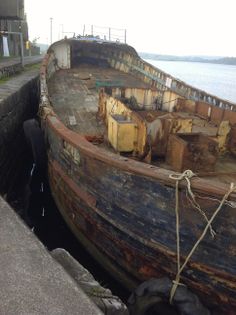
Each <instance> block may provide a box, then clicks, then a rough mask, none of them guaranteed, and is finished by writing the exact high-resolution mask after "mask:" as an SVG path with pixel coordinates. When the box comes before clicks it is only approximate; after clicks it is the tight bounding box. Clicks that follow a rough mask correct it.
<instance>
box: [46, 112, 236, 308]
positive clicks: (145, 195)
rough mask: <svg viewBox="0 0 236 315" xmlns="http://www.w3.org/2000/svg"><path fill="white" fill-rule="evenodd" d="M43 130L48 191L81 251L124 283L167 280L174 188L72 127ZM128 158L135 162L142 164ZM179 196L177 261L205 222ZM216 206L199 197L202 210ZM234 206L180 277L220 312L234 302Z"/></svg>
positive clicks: (172, 266)
mask: <svg viewBox="0 0 236 315" xmlns="http://www.w3.org/2000/svg"><path fill="white" fill-rule="evenodd" d="M47 134H48V141H49V144H50V149H49V179H50V186H51V189H52V193H53V196H54V198H55V200H56V203H57V205H58V208H59V209H60V211H61V213H62V215H63V216H64V218H65V220H66V221H67V223H68V225H69V226H70V228H71V229H72V231H73V232H74V233H75V235H76V236H77V237H78V239H79V240H80V241H81V242H82V243H83V244H84V246H85V247H86V248H87V250H88V251H90V253H91V254H93V255H94V256H95V257H96V258H97V259H98V261H99V262H100V263H101V264H102V265H104V266H105V267H106V268H107V269H108V270H109V271H110V272H111V273H112V274H113V275H114V276H116V277H118V278H119V279H120V281H122V282H123V283H125V284H126V285H127V286H128V287H129V288H133V287H134V286H135V285H136V284H137V283H140V282H142V281H144V280H145V279H149V278H151V277H162V276H164V275H168V276H169V277H170V278H172V279H174V277H175V272H176V251H175V247H176V245H175V242H176V239H175V214H174V207H175V188H174V185H172V187H171V186H167V185H165V183H163V182H162V180H161V179H160V180H159V181H157V180H155V179H154V178H152V177H151V176H149V177H148V176H142V175H140V174H138V172H137V173H135V172H134V171H133V170H132V168H130V169H129V166H128V165H127V164H129V162H128V161H124V158H121V157H117V156H115V155H114V157H113V159H110V157H109V156H106V154H105V153H104V155H103V152H101V155H99V154H97V155H96V150H99V149H97V148H95V147H94V146H93V145H92V144H90V143H88V142H87V141H86V140H85V139H83V138H82V137H80V136H78V135H74V138H73V132H71V131H69V130H67V129H66V128H65V127H64V126H63V125H62V124H61V123H60V122H59V121H58V120H57V119H55V117H53V118H51V120H50V119H49V120H48V129H47ZM69 139H70V140H69ZM68 140H69V143H73V144H76V147H77V149H76V154H75V151H73V152H72V151H71V150H70V146H67V147H66V149H65V142H66V141H68ZM94 150H95V151H94ZM114 158H115V160H114ZM120 160H121V161H120ZM131 163H132V162H131ZM135 163H137V164H140V167H141V164H142V163H139V162H135ZM123 164H124V165H123ZM145 167H146V168H147V167H149V169H148V171H149V170H151V169H150V166H148V165H146V166H145ZM139 172H141V170H139ZM146 175H147V174H146ZM180 194H181V198H180V200H181V233H180V235H181V253H182V255H181V256H182V260H183V259H184V257H185V256H186V255H187V254H188V252H189V250H190V249H191V247H192V245H193V244H194V242H195V240H196V239H197V238H198V237H199V235H200V233H201V231H202V230H203V229H204V226H205V223H204V220H203V219H202V217H201V216H200V215H199V214H198V213H197V212H196V211H195V210H193V209H191V206H189V204H188V202H187V200H186V197H185V190H183V191H182V192H181V193H180ZM217 205H218V203H217V202H214V201H212V200H208V201H204V208H207V214H208V215H210V213H212V212H213V210H214V209H215V208H216V207H217ZM233 211H234V209H232V208H230V207H224V208H223V209H222V211H221V213H220V215H219V217H218V218H217V219H216V221H215V224H214V229H215V230H216V232H217V236H216V239H214V240H212V238H211V236H210V234H208V235H207V236H206V238H205V240H204V241H203V242H202V244H200V246H199V248H198V250H197V251H196V253H195V254H194V256H193V258H192V260H191V261H190V263H189V264H188V266H187V267H186V269H185V271H184V272H183V275H182V277H181V281H182V282H183V283H185V284H187V285H188V286H189V287H190V288H191V289H192V290H193V291H195V292H196V293H197V294H198V295H199V296H200V297H202V298H204V301H207V303H208V304H209V305H210V306H211V307H212V306H213V307H214V306H215V307H217V308H219V307H220V309H221V311H224V312H225V314H227V312H228V314H230V310H232V308H234V307H236V298H235V289H236V282H235V266H236V258H235V256H234V255H233V252H234V250H235V240H234V239H232V234H231V233H230V230H229V227H232V226H235V223H236V222H233V221H232V218H234V216H233ZM234 220H235V219H234ZM206 296H207V299H206Z"/></svg>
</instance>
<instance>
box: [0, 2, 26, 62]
mask: <svg viewBox="0 0 236 315" xmlns="http://www.w3.org/2000/svg"><path fill="white" fill-rule="evenodd" d="M4 31H6V32H16V33H19V32H21V33H22V35H23V42H24V47H26V42H27V41H28V24H27V20H26V15H25V10H24V0H0V32H4ZM4 38H5V39H4ZM6 38H7V40H6ZM3 41H4V42H5V44H4V45H6V42H7V45H8V50H9V54H10V56H20V53H21V46H20V36H19V35H18V34H4V33H0V56H4V49H3ZM25 54H26V55H27V53H26V52H25Z"/></svg>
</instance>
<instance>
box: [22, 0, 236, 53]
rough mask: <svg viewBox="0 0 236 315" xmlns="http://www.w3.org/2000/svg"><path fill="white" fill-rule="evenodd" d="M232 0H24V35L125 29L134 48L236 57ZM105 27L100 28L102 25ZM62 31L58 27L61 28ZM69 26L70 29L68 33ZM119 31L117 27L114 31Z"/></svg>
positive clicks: (235, 1) (41, 39)
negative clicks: (92, 26)
mask: <svg viewBox="0 0 236 315" xmlns="http://www.w3.org/2000/svg"><path fill="white" fill-rule="evenodd" d="M235 6H236V0H139V1H138V0H117V1H114V0H99V1H98V0H90V1H86V0H83V1H79V0H40V1H36V0H25V12H26V14H27V20H28V25H29V36H30V40H33V39H37V42H38V43H46V44H50V39H51V37H50V18H52V40H53V41H57V40H58V39H60V38H62V35H64V36H65V35H67V36H68V37H69V36H70V35H71V34H72V33H75V34H76V35H77V34H82V33H83V27H84V25H86V32H85V33H87V34H89V33H91V32H90V30H91V25H94V31H99V32H101V29H100V28H98V26H101V27H107V28H108V27H111V28H119V29H126V30H127V43H128V44H129V45H131V46H133V47H134V48H135V49H136V50H137V51H138V52H149V53H156V54H168V55H207V56H230V57H236V40H235V37H236V36H235V30H236V18H235ZM104 30H105V29H104ZM62 31H63V32H64V33H62ZM70 32H72V33H70ZM118 33H119V34H121V33H120V32H117V34H118Z"/></svg>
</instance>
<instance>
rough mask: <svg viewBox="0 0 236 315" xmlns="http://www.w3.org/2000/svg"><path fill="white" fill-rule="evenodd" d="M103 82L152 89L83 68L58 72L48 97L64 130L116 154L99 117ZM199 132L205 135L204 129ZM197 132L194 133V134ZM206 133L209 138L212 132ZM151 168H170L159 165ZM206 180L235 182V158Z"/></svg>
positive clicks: (107, 72)
mask: <svg viewBox="0 0 236 315" xmlns="http://www.w3.org/2000/svg"><path fill="white" fill-rule="evenodd" d="M104 81H107V82H108V83H109V82H112V83H113V86H115V85H116V84H117V86H119V87H122V86H124V87H131V88H132V87H134V88H142V89H145V88H146V89H150V86H149V85H147V84H145V83H144V82H143V81H141V80H139V79H137V78H135V77H134V76H132V75H131V74H127V73H124V72H120V71H118V70H115V69H112V68H100V67H98V66H94V65H85V64H83V65H80V66H78V67H77V68H73V69H69V70H59V71H57V72H56V73H55V74H54V75H53V77H52V78H51V80H50V82H49V85H48V87H49V95H50V100H51V103H52V104H53V109H54V111H55V112H56V114H57V115H58V116H59V118H60V120H61V121H62V122H63V123H64V125H65V126H67V127H68V128H69V129H71V130H73V131H75V132H77V133H80V134H82V135H85V136H87V137H91V139H92V138H93V137H94V138H95V139H99V138H101V139H104V141H101V142H99V141H98V142H96V141H95V142H94V143H95V144H96V145H98V144H99V145H100V146H102V147H103V148H106V149H107V150H109V151H113V149H112V147H111V146H108V145H107V141H106V139H107V131H106V126H105V124H104V123H103V121H101V119H100V118H99V117H98V114H97V113H98V97H99V96H98V87H99V86H98V84H99V82H104ZM185 114H186V113H185ZM191 115H193V114H191ZM195 128H197V126H196V127H195ZM200 129H201V130H200V131H202V127H201V128H200ZM208 129H209V128H208ZM210 129H211V127H210ZM198 131H199V130H197V129H196V130H194V132H198ZM207 133H208V134H209V130H207ZM152 164H154V165H157V166H160V167H163V168H166V169H168V168H170V166H168V165H166V164H165V163H163V162H160V161H155V162H153V163H152ZM204 176H206V177H208V178H212V179H213V180H219V181H221V182H225V183H230V182H232V181H233V182H236V163H235V158H233V157H232V156H230V155H228V156H224V157H220V158H218V160H217V163H216V167H215V172H214V173H212V172H211V173H209V174H204Z"/></svg>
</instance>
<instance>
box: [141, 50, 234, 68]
mask: <svg viewBox="0 0 236 315" xmlns="http://www.w3.org/2000/svg"><path fill="white" fill-rule="evenodd" d="M139 55H140V57H142V58H143V59H152V60H164V61H189V62H205V63H218V64H225V65H236V57H217V56H214V57H213V56H174V55H158V54H152V53H145V52H141V53H139Z"/></svg>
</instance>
